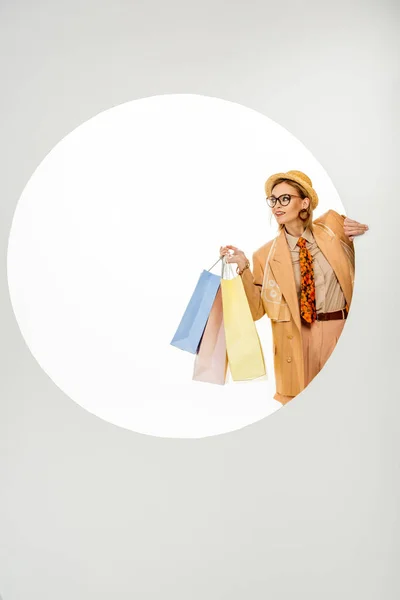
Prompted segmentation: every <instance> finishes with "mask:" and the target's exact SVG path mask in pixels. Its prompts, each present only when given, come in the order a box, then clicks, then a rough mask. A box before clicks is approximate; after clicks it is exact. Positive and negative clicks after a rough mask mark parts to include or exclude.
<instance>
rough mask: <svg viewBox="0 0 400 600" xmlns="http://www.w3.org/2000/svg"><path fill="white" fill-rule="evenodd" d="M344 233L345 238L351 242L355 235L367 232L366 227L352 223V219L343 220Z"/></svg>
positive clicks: (356, 222)
mask: <svg viewBox="0 0 400 600" xmlns="http://www.w3.org/2000/svg"><path fill="white" fill-rule="evenodd" d="M343 229H344V233H345V234H346V235H347V237H348V238H349V239H350V240H351V241H353V240H354V238H355V237H356V235H363V234H364V233H365V232H366V231H368V229H369V227H368V225H363V224H362V223H359V222H358V221H353V219H349V218H348V217H346V218H345V220H344V223H343Z"/></svg>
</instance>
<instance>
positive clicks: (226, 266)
mask: <svg viewBox="0 0 400 600" xmlns="http://www.w3.org/2000/svg"><path fill="white" fill-rule="evenodd" d="M220 260H222V268H221V279H223V278H224V275H225V270H229V275H230V276H229V278H228V277H227V278H226V279H233V278H234V277H235V273H234V272H233V269H232V265H231V264H230V263H227V262H226V257H225V256H220V257H219V259H218V260H217V262H215V263H214V264H213V266H212V267H210V268H209V269H207V271H211V269H213V268H214V267H215V265H216V264H218V263H219V261H220Z"/></svg>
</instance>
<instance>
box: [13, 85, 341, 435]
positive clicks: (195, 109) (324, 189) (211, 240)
mask: <svg viewBox="0 0 400 600" xmlns="http://www.w3.org/2000/svg"><path fill="white" fill-rule="evenodd" d="M290 169H296V170H301V171H303V172H305V173H307V174H308V175H309V176H310V177H311V179H312V181H313V185H314V187H315V189H316V190H317V192H318V195H319V198H320V205H319V207H318V211H316V216H318V213H322V212H324V211H325V210H327V209H328V208H333V209H335V210H338V211H339V212H341V213H343V206H342V204H341V201H340V198H339V196H338V194H337V192H336V190H335V188H334V186H333V184H332V182H331V180H330V178H329V177H328V175H327V174H326V172H325V171H324V169H323V168H322V167H321V165H320V164H319V163H318V162H317V160H316V159H315V158H314V157H313V156H312V155H311V153H310V152H309V151H308V150H307V149H306V148H305V147H304V146H303V145H302V144H301V143H300V142H299V141H298V140H297V139H296V138H294V137H293V136H292V135H291V134H290V133H289V132H288V131H286V130H285V129H284V128H283V127H281V126H279V125H278V124H276V123H274V122H273V121H271V120H270V119H269V118H267V117H266V116H264V115H262V114H260V113H258V112H255V111H254V110H251V109H249V108H246V107H244V106H241V105H239V104H236V103H233V102H228V101H225V100H221V99H218V98H210V97H206V96H199V95H192V94H176V95H162V96H153V97H150V98H143V99H140V100H135V101H132V102H128V103H126V104H123V105H120V106H117V107H115V108H112V109H109V110H106V111H104V112H102V113H101V114H99V115H96V116H95V117H93V118H92V119H90V120H89V121H87V122H85V123H83V124H82V125H80V126H79V127H77V128H76V129H75V130H74V131H72V132H71V133H70V134H69V135H67V136H66V137H65V138H64V139H62V140H61V141H60V142H59V143H58V144H57V145H56V146H55V147H54V148H53V149H52V150H51V152H50V153H49V154H48V155H47V156H46V157H45V158H44V160H43V161H42V162H41V164H40V165H39V166H38V167H37V169H36V170H35V172H34V173H33V175H32V177H31V178H30V180H29V181H28V183H27V185H26V187H25V189H24V190H23V193H22V195H21V198H20V200H19V202H18V205H17V208H16V211H15V215H14V219H13V223H12V228H11V232H10V238H9V247H8V257H7V260H8V282H9V289H10V296H11V301H12V306H13V309H14V313H15V317H16V319H17V322H18V325H19V327H20V330H21V333H22V335H23V337H24V339H25V341H26V343H27V345H28V347H29V349H30V351H31V352H32V354H33V356H34V357H35V358H36V360H37V361H38V363H39V364H40V366H41V367H42V369H43V370H44V371H45V372H46V373H47V375H48V376H49V377H50V378H51V379H52V381H53V382H54V383H55V384H56V385H57V386H58V387H59V388H60V389H61V390H63V391H64V392H65V394H67V395H68V396H69V397H70V398H71V399H72V400H74V401H75V402H77V403H78V404H79V405H80V406H82V407H83V408H85V409H86V410H88V411H89V412H90V413H92V414H94V415H97V416H98V417H100V418H102V419H104V420H106V421H109V422H110V423H113V424H115V425H118V426H121V427H124V428H127V429H131V430H133V431H135V432H139V433H143V434H148V435H155V436H161V437H180V438H200V437H206V436H210V435H216V434H221V433H224V432H228V431H234V430H236V429H239V428H241V427H244V426H245V425H248V424H250V423H253V422H256V421H258V420H260V419H262V418H263V417H265V416H267V415H269V414H271V413H272V412H274V411H275V410H277V409H278V408H280V406H281V405H280V403H278V402H277V401H275V400H273V394H274V392H275V381H274V373H273V357H272V350H271V348H272V343H271V329H270V323H269V321H268V318H267V317H263V318H262V319H261V320H259V321H257V322H256V327H257V330H258V332H259V335H260V339H261V343H262V345H263V349H264V354H265V358H266V363H267V371H268V381H257V382H255V381H253V382H246V383H243V384H239V383H236V382H232V381H229V382H228V383H227V384H226V385H225V386H219V385H213V384H207V383H202V382H194V381H192V372H193V364H194V355H192V354H189V353H187V352H183V351H181V350H178V349H177V348H175V347H173V346H171V345H170V341H171V339H172V337H173V334H174V333H175V330H176V328H177V326H178V324H179V322H180V319H181V317H182V315H183V312H184V310H185V308H186V306H187V303H188V301H189V298H190V296H191V294H192V292H193V290H194V287H195V285H196V283H197V280H198V278H199V275H200V273H201V271H202V270H203V269H209V268H210V266H211V265H212V264H213V263H214V262H215V261H216V260H217V259H218V257H219V249H220V246H222V245H229V244H230V245H235V246H237V247H239V248H241V249H242V250H243V251H244V252H245V254H246V256H247V257H249V258H251V254H252V252H253V251H254V250H255V249H257V248H259V247H260V246H261V245H263V244H264V243H266V242H267V241H269V240H270V239H272V238H273V237H275V236H276V234H277V225H276V223H275V222H271V221H270V209H269V208H268V206H267V204H266V202H265V193H264V182H265V180H266V179H267V177H268V176H269V175H270V174H272V173H274V172H281V171H287V170H290ZM220 264H221V263H219V265H220ZM213 272H215V273H219V272H220V268H219V266H217V267H215V268H214V269H213Z"/></svg>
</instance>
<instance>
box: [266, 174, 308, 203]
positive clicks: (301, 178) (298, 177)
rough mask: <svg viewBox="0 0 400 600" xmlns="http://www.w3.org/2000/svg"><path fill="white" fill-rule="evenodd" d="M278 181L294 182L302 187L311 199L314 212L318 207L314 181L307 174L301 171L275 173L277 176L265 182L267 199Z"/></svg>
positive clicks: (272, 176)
mask: <svg viewBox="0 0 400 600" xmlns="http://www.w3.org/2000/svg"><path fill="white" fill-rule="evenodd" d="M278 179H288V180H289V181H294V182H295V183H298V184H299V185H301V186H302V187H303V188H304V189H305V190H306V192H307V198H310V202H311V206H312V208H313V210H314V209H315V208H316V207H317V205H318V195H317V192H316V191H315V190H314V188H313V186H312V181H311V179H310V178H309V177H307V175H306V174H305V173H302V172H301V171H288V172H287V173H275V175H271V177H268V179H267V181H266V182H265V193H266V194H267V197H269V196H271V193H272V188H273V187H274V185H275V181H277V180H278Z"/></svg>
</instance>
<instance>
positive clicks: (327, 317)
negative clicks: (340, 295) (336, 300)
mask: <svg viewBox="0 0 400 600" xmlns="http://www.w3.org/2000/svg"><path fill="white" fill-rule="evenodd" d="M347 315H348V310H347V308H342V310H336V311H335V312H328V313H318V314H317V321H335V320H337V319H347Z"/></svg>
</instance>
